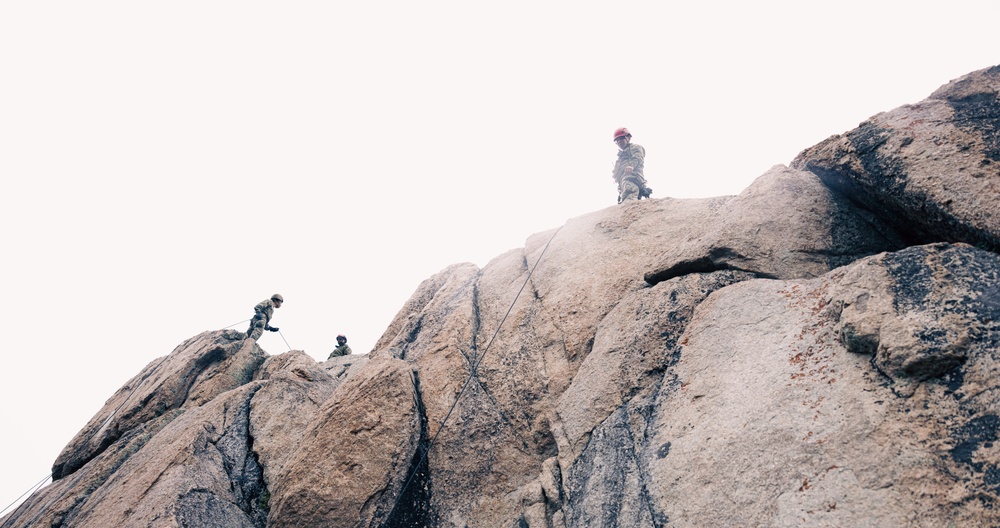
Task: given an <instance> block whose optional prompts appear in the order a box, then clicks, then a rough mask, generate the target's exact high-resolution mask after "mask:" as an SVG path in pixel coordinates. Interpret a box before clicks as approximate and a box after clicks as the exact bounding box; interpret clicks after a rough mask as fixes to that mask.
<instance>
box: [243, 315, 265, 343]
mask: <svg viewBox="0 0 1000 528" xmlns="http://www.w3.org/2000/svg"><path fill="white" fill-rule="evenodd" d="M265 326H267V321H265V320H264V314H256V315H254V316H253V319H251V320H250V328H247V337H248V338H250V339H253V340H254V341H256V340H258V339H260V336H261V335H262V334H263V333H264V327H265Z"/></svg>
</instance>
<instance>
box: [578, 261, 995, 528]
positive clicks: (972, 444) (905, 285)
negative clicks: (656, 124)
mask: <svg viewBox="0 0 1000 528" xmlns="http://www.w3.org/2000/svg"><path fill="white" fill-rule="evenodd" d="M998 275H1000V258H998V257H997V255H995V254H992V253H987V252H984V251H980V250H976V249H973V248H969V247H968V246H964V247H952V246H947V245H939V246H927V247H916V248H911V249H907V250H904V251H901V252H899V253H895V254H893V253H890V254H885V255H879V256H876V257H871V258H870V259H868V260H865V261H862V262H860V263H858V264H855V265H852V266H849V267H848V268H846V269H842V270H838V271H836V272H833V273H831V274H829V275H827V276H825V277H823V278H820V279H815V280H809V281H765V280H754V281H747V282H742V283H739V284H736V285H734V286H731V287H729V288H724V289H722V290H719V291H718V292H716V293H714V294H713V295H711V296H710V297H709V298H708V299H707V300H706V301H705V302H703V303H702V304H701V305H699V306H698V308H697V309H696V312H695V316H694V318H693V319H692V321H691V324H690V325H689V326H688V328H687V330H686V332H685V334H684V336H683V337H682V339H681V349H680V352H679V353H680V359H679V360H678V362H677V363H676V365H675V366H674V367H673V369H672V372H671V376H670V377H668V378H672V379H668V378H665V379H664V383H663V385H662V387H661V390H660V393H659V395H658V396H657V400H656V406H655V409H654V411H653V413H652V419H651V420H649V424H648V426H647V428H646V429H645V430H646V431H647V434H648V438H644V437H642V436H635V437H634V438H636V441H635V442H634V443H629V442H625V445H626V446H629V445H634V446H636V447H635V449H636V450H641V451H642V453H643V455H642V458H643V461H644V462H645V464H647V468H646V470H645V471H646V473H647V474H648V480H647V481H646V483H645V484H646V486H645V489H646V490H647V491H648V492H649V495H650V504H651V509H652V510H653V512H654V518H655V517H659V518H660V519H663V520H664V522H666V521H667V520H669V523H670V525H671V526H705V525H711V526H732V525H740V526H948V525H949V523H952V524H953V525H955V526H994V525H997V523H1000V511H998V510H997V509H996V508H997V506H998V504H997V491H998V490H997V480H996V478H995V475H996V474H997V473H996V472H995V471H996V464H997V463H998V462H1000V452H998V449H997V448H996V447H994V446H993V442H994V440H995V438H996V428H995V426H996V425H997V420H996V416H997V411H998V405H1000V399H998V396H997V394H996V391H995V389H996V386H997V385H996V381H995V379H996V377H995V375H996V369H997V366H998V363H997V359H998V357H997V355H998V354H997V345H998V344H1000V333H998V330H1000V328H998V319H997V315H998V311H997V296H996V293H995V286H994V285H995V284H996V280H997V278H998ZM869 287H870V288H871V290H869V291H868V293H869V295H870V297H871V300H870V301H869V302H868V306H869V307H872V308H871V309H870V311H874V312H875V313H874V315H873V317H874V318H875V319H880V320H883V321H885V320H886V317H888V316H895V317H896V318H897V319H899V320H901V321H903V322H902V323H900V324H901V325H904V326H906V328H905V329H896V330H893V331H891V332H888V333H886V334H879V335H878V343H879V344H878V345H877V347H876V349H877V352H876V353H877V354H882V353H884V351H887V350H888V351H891V350H897V349H899V348H900V346H901V345H912V344H913V343H914V341H913V339H911V338H912V337H915V338H916V339H917V340H918V341H919V342H921V343H922V344H921V345H920V346H922V347H923V349H924V350H917V351H913V353H914V354H917V355H919V356H924V355H925V354H926V353H927V352H928V351H929V350H931V349H933V348H934V347H935V346H938V345H940V344H941V338H942V337H943V336H947V335H949V334H950V333H953V332H954V333H960V334H964V335H966V336H967V338H966V340H965V341H964V342H963V350H962V354H963V356H964V358H965V359H964V361H963V362H959V363H956V362H954V361H952V359H951V358H950V356H949V355H945V356H940V357H936V358H935V357H931V358H927V359H925V362H926V363H927V364H930V363H934V362H939V364H938V365H937V366H935V367H933V368H931V367H928V368H927V369H923V370H921V371H919V373H917V377H916V379H917V380H922V382H921V383H919V384H918V386H917V387H916V388H911V389H910V390H908V391H907V393H906V394H900V393H899V391H897V390H895V389H896V386H897V383H898V381H899V379H898V377H897V378H891V377H887V376H886V375H885V374H884V372H883V371H882V369H881V368H879V367H878V365H877V361H876V364H875V365H873V364H872V361H871V357H870V356H868V355H867V354H859V353H852V352H851V351H850V350H849V349H848V348H846V347H845V346H844V345H843V344H842V343H843V335H844V332H843V330H844V328H845V327H846V326H847V325H849V324H855V322H856V321H858V320H859V316H858V315H857V314H856V313H855V314H851V312H852V311H853V312H859V311H860V312H864V311H866V310H869V309H868V308H865V307H863V306H860V305H859V304H860V303H859V302H858V301H859V295H858V294H859V292H861V291H862V290H864V289H866V288H869ZM942 315H953V316H954V317H941V318H938V317H939V316H942ZM928 322H930V323H931V324H932V326H930V327H927V326H925V324H926V323H928ZM967 324H972V325H973V326H974V328H975V330H972V331H970V330H966V329H964V328H962V327H964V326H965V325H967ZM871 326H872V327H873V326H875V324H872V325H871ZM898 340H902V341H898ZM868 351H870V349H868ZM932 356H933V354H932ZM904 363H905V362H904ZM893 375H895V376H904V375H910V374H908V373H905V372H902V371H901V372H897V373H894V374H893ZM907 395H909V397H906V396H907ZM592 493H598V494H599V493H601V490H600V489H598V490H596V491H592Z"/></svg>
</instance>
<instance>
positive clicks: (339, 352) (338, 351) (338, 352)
mask: <svg viewBox="0 0 1000 528" xmlns="http://www.w3.org/2000/svg"><path fill="white" fill-rule="evenodd" d="M349 355H351V347H349V346H347V343H344V344H343V345H340V346H338V347H337V348H335V349H333V352H330V357H328V358H326V359H333V358H335V357H338V356H349Z"/></svg>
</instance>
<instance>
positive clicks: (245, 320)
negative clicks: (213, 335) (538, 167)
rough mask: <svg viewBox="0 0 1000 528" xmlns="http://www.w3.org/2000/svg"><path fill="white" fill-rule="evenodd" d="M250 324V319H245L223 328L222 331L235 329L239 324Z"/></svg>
mask: <svg viewBox="0 0 1000 528" xmlns="http://www.w3.org/2000/svg"><path fill="white" fill-rule="evenodd" d="M249 322H250V319H244V320H242V321H240V322H238V323H233V324H231V325H229V326H224V327H222V329H223V330H225V329H227V328H232V327H234V326H236V325H238V324H243V323H249Z"/></svg>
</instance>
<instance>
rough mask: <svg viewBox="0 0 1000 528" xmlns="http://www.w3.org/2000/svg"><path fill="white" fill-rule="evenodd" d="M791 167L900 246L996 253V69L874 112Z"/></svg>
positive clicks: (999, 141) (999, 238) (999, 138)
mask: <svg viewBox="0 0 1000 528" xmlns="http://www.w3.org/2000/svg"><path fill="white" fill-rule="evenodd" d="M791 166H792V168H795V169H799V170H806V171H811V172H814V173H816V174H817V175H818V176H819V177H820V178H821V179H822V180H823V182H824V183H825V184H826V185H828V186H829V187H830V188H831V189H833V190H835V191H837V192H839V193H842V194H843V195H845V196H847V197H849V198H850V199H851V200H853V201H854V202H856V203H858V204H860V205H861V206H862V207H864V208H865V209H867V210H869V211H871V212H872V213H874V214H877V215H878V216H880V217H881V218H883V219H884V220H885V221H886V222H889V223H890V224H891V225H893V226H895V227H896V228H897V229H898V230H899V231H900V232H901V233H902V234H903V235H904V236H905V237H906V238H907V240H908V242H909V243H929V242H937V241H947V242H966V243H969V244H972V245H976V246H979V247H983V248H988V249H993V250H997V249H1000V209H998V204H1000V66H994V67H992V68H987V69H984V70H980V71H977V72H974V73H970V74H968V75H966V76H964V77H962V78H959V79H957V80H954V81H952V82H950V83H948V84H947V85H945V86H943V87H941V88H940V89H938V90H937V91H935V92H934V93H933V94H931V96H930V97H929V98H927V99H926V100H924V101H921V102H919V103H917V104H913V105H906V106H903V107H900V108H897V109H895V110H892V111H890V112H884V113H881V114H878V115H876V116H874V117H872V118H870V119H868V120H867V121H865V122H864V123H861V125H860V126H858V128H856V129H854V130H852V131H850V132H847V133H846V134H843V135H839V136H833V137H831V138H830V139H828V140H826V141H824V142H822V143H820V144H818V145H816V146H814V147H812V148H809V149H806V150H805V151H803V152H802V153H801V154H799V155H798V157H797V158H796V159H795V160H794V161H793V162H792V165H791Z"/></svg>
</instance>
